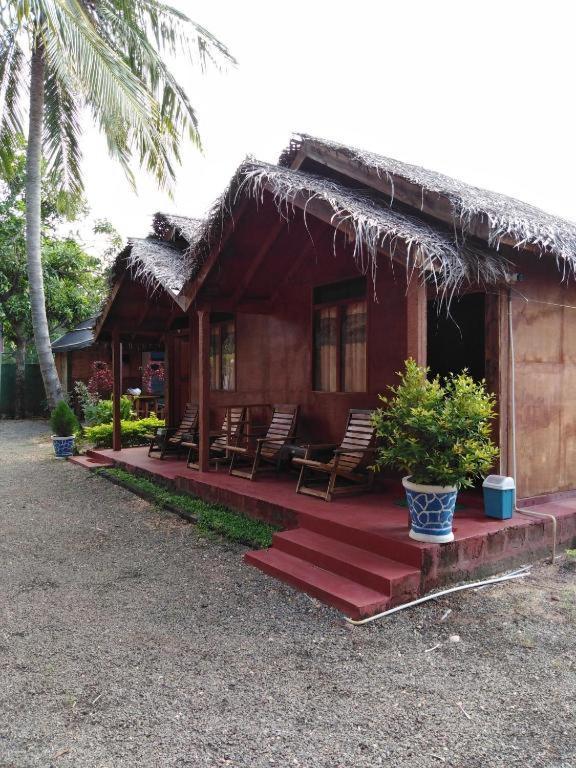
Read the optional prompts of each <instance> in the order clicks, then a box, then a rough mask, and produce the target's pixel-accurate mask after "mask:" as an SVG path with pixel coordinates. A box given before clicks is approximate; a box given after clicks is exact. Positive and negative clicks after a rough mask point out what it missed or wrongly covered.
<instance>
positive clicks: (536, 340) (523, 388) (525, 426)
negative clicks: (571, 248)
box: [512, 261, 576, 498]
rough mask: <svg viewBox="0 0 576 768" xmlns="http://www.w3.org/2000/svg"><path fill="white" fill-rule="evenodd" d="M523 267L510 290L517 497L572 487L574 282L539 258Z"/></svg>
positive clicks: (575, 460) (575, 441) (575, 462)
mask: <svg viewBox="0 0 576 768" xmlns="http://www.w3.org/2000/svg"><path fill="white" fill-rule="evenodd" d="M523 271H524V274H525V280H524V281H522V282H520V283H519V284H518V285H517V286H515V287H514V289H513V293H512V295H513V299H512V307H513V319H514V346H515V360H516V451H517V467H518V477H517V486H518V497H519V498H523V497H530V496H535V495H538V494H544V493H553V492H555V491H563V490H571V489H575V488H576V310H575V309H572V308H571V307H572V306H576V286H575V285H574V282H573V281H571V282H564V283H562V282H560V277H559V275H558V274H557V273H556V271H555V270H554V269H551V268H550V264H549V263H546V262H543V261H540V262H537V263H532V264H529V263H526V265H525V267H524V269H523ZM520 293H521V294H522V296H524V297H526V298H528V301H525V300H524V298H522V296H521V295H520Z"/></svg>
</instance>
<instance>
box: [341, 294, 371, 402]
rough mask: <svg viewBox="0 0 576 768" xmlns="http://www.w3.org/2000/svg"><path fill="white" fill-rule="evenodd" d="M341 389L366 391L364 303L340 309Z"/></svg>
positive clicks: (348, 305) (356, 303)
mask: <svg viewBox="0 0 576 768" xmlns="http://www.w3.org/2000/svg"><path fill="white" fill-rule="evenodd" d="M342 310H343V311H342V333H341V344H342V351H341V353H342V389H343V390H344V392H365V391H366V302H365V301H358V302H355V303H354V304H347V305H345V306H344V307H343V308H342Z"/></svg>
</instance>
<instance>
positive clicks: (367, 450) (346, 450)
mask: <svg viewBox="0 0 576 768" xmlns="http://www.w3.org/2000/svg"><path fill="white" fill-rule="evenodd" d="M377 450H378V446H377V445H373V446H372V447H371V448H336V450H335V451H334V453H336V454H341V453H374V451H377Z"/></svg>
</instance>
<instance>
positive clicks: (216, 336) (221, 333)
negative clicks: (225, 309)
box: [210, 315, 236, 390]
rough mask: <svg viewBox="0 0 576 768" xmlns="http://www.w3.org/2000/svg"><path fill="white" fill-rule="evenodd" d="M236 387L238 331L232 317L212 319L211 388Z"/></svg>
mask: <svg viewBox="0 0 576 768" xmlns="http://www.w3.org/2000/svg"><path fill="white" fill-rule="evenodd" d="M235 387H236V329H235V324H234V318H233V317H232V316H229V315H227V316H225V317H222V316H217V317H216V318H215V319H212V318H211V326H210V388H211V389H225V390H233V389H235Z"/></svg>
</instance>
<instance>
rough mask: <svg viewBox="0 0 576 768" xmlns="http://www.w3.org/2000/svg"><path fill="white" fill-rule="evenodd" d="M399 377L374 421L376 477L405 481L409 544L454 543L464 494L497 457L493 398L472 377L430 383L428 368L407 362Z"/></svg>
mask: <svg viewBox="0 0 576 768" xmlns="http://www.w3.org/2000/svg"><path fill="white" fill-rule="evenodd" d="M399 375H400V376H401V381H400V384H399V385H398V386H397V387H389V389H390V392H391V397H389V398H387V397H384V396H382V395H381V396H380V399H381V400H382V402H383V403H384V404H385V407H383V408H379V409H378V410H377V411H376V412H375V414H374V424H375V426H376V431H377V434H378V435H379V437H380V438H381V440H382V447H381V448H380V449H379V451H378V454H377V460H376V466H375V469H380V468H382V467H385V466H388V467H393V468H394V469H397V470H400V471H402V472H405V473H406V477H403V478H402V484H403V486H404V490H405V492H406V500H407V502H408V509H409V511H410V526H411V527H410V536H411V538H413V539H416V540H417V541H428V542H430V541H432V542H436V543H438V544H443V543H446V542H449V541H453V540H454V534H453V532H452V519H453V517H454V508H455V505H456V496H457V494H458V490H459V489H460V488H466V487H471V486H472V485H473V481H474V479H476V478H480V477H482V476H484V475H485V474H487V473H488V472H489V470H490V469H491V467H492V465H493V464H494V461H495V459H496V457H497V456H498V448H497V447H496V446H495V445H494V444H493V442H492V440H491V438H490V433H491V428H490V423H491V421H492V419H493V418H494V416H495V410H494V396H493V395H492V394H490V393H489V392H487V390H486V386H485V382H484V381H482V382H477V381H474V379H473V378H472V377H471V376H469V375H468V373H467V372H466V371H463V372H462V373H458V374H450V375H449V376H448V377H447V378H446V379H445V380H443V381H441V380H440V378H439V377H436V378H434V379H428V369H427V368H422V367H420V366H418V365H417V364H416V363H415V361H414V360H408V361H407V362H406V369H405V371H404V372H403V373H402V374H399Z"/></svg>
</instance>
